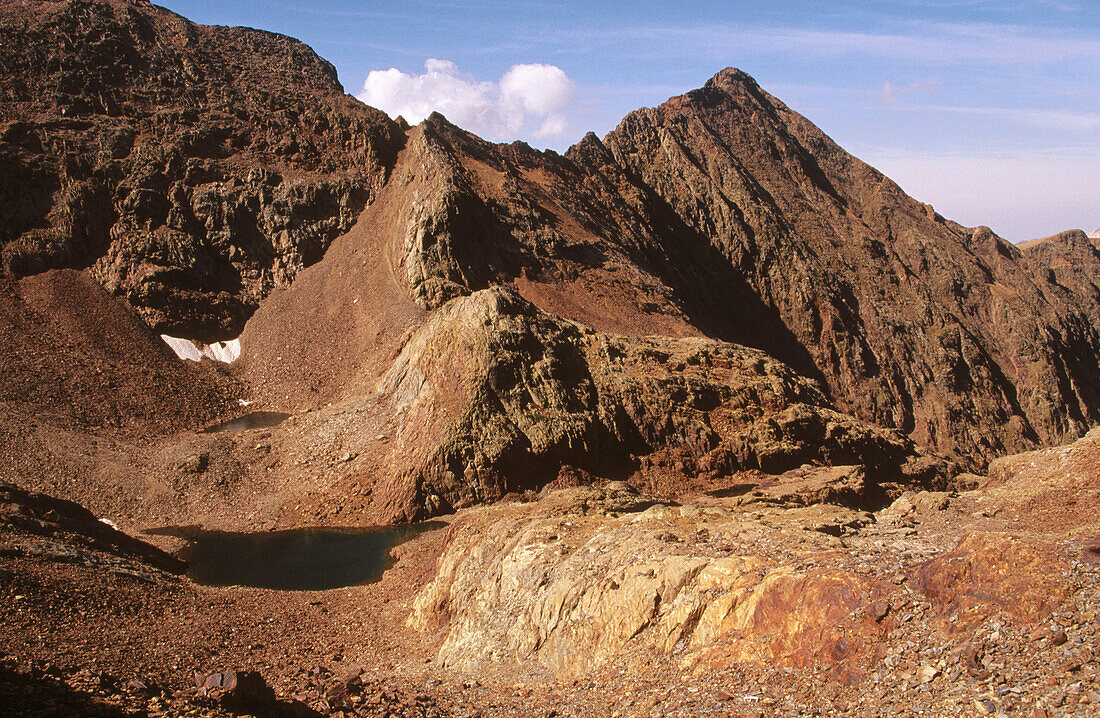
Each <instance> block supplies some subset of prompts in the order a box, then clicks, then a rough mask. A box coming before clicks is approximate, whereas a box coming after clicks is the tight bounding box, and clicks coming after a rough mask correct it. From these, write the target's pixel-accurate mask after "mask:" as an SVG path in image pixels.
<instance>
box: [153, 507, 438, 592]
mask: <svg viewBox="0 0 1100 718" xmlns="http://www.w3.org/2000/svg"><path fill="white" fill-rule="evenodd" d="M443 525H444V524H442V523H440V522H438V521H436V522H427V523H422V524H414V525H411V526H380V527H372V528H310V529H292V530H289V531H262V532H258V533H235V532H230V531H204V530H202V529H201V528H198V527H195V526H168V527H165V528H159V529H150V530H148V531H146V532H145V533H147V534H158V535H163V536H178V537H180V538H183V539H186V540H187V541H189V542H190V543H189V544H188V546H187V547H186V548H184V549H183V551H181V552H180V553H179V557H180V558H182V559H184V560H185V561H187V564H188V567H187V575H188V577H189V578H190V579H191V580H192V581H194V582H195V583H201V584H204V585H207V586H253V587H255V588H271V589H276V590H280V591H319V590H323V589H328V588H341V587H344V586H356V585H359V584H363V583H370V582H372V581H377V580H378V579H379V578H381V577H382V572H383V571H385V570H386V568H388V567H389V566H390V565H391V564H392V563H393V559H391V558H390V555H389V554H390V549H392V548H393V547H394V546H396V545H398V544H399V543H402V542H403V541H405V540H407V539H409V538H412V537H413V536H415V535H416V534H418V533H421V532H424V531H428V530H431V529H434V528H438V527H440V526H443Z"/></svg>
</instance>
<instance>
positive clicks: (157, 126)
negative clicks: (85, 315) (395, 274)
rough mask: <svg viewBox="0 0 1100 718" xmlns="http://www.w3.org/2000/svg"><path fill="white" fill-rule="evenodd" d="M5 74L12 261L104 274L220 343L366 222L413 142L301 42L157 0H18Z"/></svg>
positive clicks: (153, 318) (7, 28) (0, 20)
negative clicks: (195, 19) (366, 209)
mask: <svg viewBox="0 0 1100 718" xmlns="http://www.w3.org/2000/svg"><path fill="white" fill-rule="evenodd" d="M0 67H2V68H3V72H4V78H5V80H4V95H3V96H2V97H0V173H2V174H3V175H4V176H5V177H6V178H7V181H6V182H5V183H4V187H3V189H2V190H0V213H2V214H3V216H4V217H5V223H4V226H3V227H2V228H0V255H2V258H3V266H4V268H5V270H6V271H7V272H9V273H11V274H13V275H15V276H17V277H20V276H26V275H30V274H35V273H38V272H42V271H44V270H47V269H51V268H59V267H72V268H85V267H89V268H91V269H92V271H93V273H94V274H95V276H96V278H97V279H98V280H99V281H100V282H101V283H102V284H103V285H104V287H106V288H107V289H108V290H109V291H110V292H111V293H113V294H115V295H117V296H120V297H123V298H125V299H126V300H127V301H128V302H129V303H130V304H131V305H132V306H134V307H135V308H137V309H138V310H139V311H140V312H141V313H142V315H143V317H144V318H145V320H146V321H147V322H148V323H149V324H150V325H152V326H153V327H154V328H155V329H156V330H157V331H158V333H165V334H170V335H172V336H184V337H187V338H190V339H198V340H201V341H203V342H207V343H208V342H213V341H219V340H225V339H231V338H233V337H235V336H237V335H238V334H239V333H240V330H241V328H242V327H243V325H244V322H245V320H247V318H248V317H249V316H250V315H251V314H252V312H253V311H254V310H255V308H256V306H257V305H258V303H259V302H260V300H261V299H263V297H265V296H266V295H267V294H268V293H269V292H270V291H271V290H272V289H273V288H275V287H279V286H285V285H286V284H288V283H289V282H290V281H291V280H292V279H293V278H294V277H295V275H296V274H297V273H298V272H299V271H300V270H301V269H302V268H303V267H305V266H308V265H309V264H312V263H314V262H316V261H317V260H318V259H319V258H320V257H321V256H322V255H323V254H324V252H325V250H326V248H327V247H328V245H329V243H331V241H332V240H333V239H334V238H335V237H337V236H339V235H341V234H343V233H345V232H346V231H347V230H348V229H349V228H350V227H351V225H352V224H353V223H354V221H355V219H356V217H357V216H358V215H359V212H360V211H361V210H362V208H363V206H364V205H365V204H367V203H368V202H369V201H370V200H371V199H372V198H373V196H374V195H375V193H376V192H377V190H378V188H379V187H380V186H381V185H382V183H383V182H384V181H385V179H386V175H387V172H388V170H389V168H390V167H392V164H393V161H394V157H395V154H396V152H397V149H398V148H399V147H400V146H401V144H402V143H403V141H404V137H403V134H402V132H401V129H400V128H399V127H398V126H397V125H396V124H395V123H393V122H392V121H390V120H389V119H388V118H387V117H386V116H385V115H383V114H382V113H380V112H378V111H376V110H373V109H370V108H368V107H365V106H363V105H362V104H360V103H358V102H357V101H355V100H354V99H352V98H350V97H348V96H346V95H344V93H343V90H342V88H341V87H340V84H339V82H338V81H337V79H336V71H335V69H334V68H333V67H332V66H331V65H330V64H329V63H327V62H325V61H324V60H322V59H321V58H319V57H317V55H315V54H314V53H313V52H312V51H311V50H310V49H309V48H308V47H306V46H305V45H303V44H301V43H300V42H298V41H296V40H292V39H290V38H287V37H283V36H280V35H275V34H272V33H267V32H262V31H259V30H252V29H247V28H224V27H203V26H198V25H194V24H192V23H190V22H188V21H186V20H184V19H183V18H181V17H179V16H177V15H174V14H172V13H170V12H168V11H166V10H164V9H162V8H159V7H156V6H154V5H151V4H149V3H148V2H145V1H144V0H109V1H107V0H104V1H99V2H93V1H88V0H71V1H66V2H44V3H31V4H26V3H24V4H19V3H7V4H5V5H4V6H3V8H2V10H0Z"/></svg>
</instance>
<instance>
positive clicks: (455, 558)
mask: <svg viewBox="0 0 1100 718" xmlns="http://www.w3.org/2000/svg"><path fill="white" fill-rule="evenodd" d="M626 498H629V495H628V496H627V497H626ZM623 499H624V496H623V490H622V489H620V488H616V487H613V486H608V487H606V488H605V489H595V488H586V489H569V490H565V491H563V492H554V493H550V494H548V495H546V496H545V497H544V498H543V499H542V500H541V501H539V502H537V503H533V504H527V505H514V504H513V505H503V506H498V507H491V508H483V509H478V510H474V511H470V512H467V513H465V514H464V516H463V517H462V518H461V519H460V520H458V521H457V522H455V523H454V524H453V525H452V528H451V529H450V535H449V537H448V542H447V547H446V549H445V551H444V553H443V556H442V557H441V558H440V560H439V562H438V565H437V572H436V575H435V578H434V579H433V580H432V582H431V583H429V584H428V585H427V586H426V587H425V588H424V589H423V590H422V591H421V592H420V593H419V594H418V596H417V597H416V599H415V601H414V602H413V605H412V610H411V612H410V615H409V619H408V623H409V625H410V626H412V627H414V628H417V629H419V630H421V631H425V632H434V631H438V632H440V633H441V634H442V635H443V637H444V638H443V642H442V644H441V646H440V648H439V652H438V659H439V660H440V661H441V662H442V663H443V664H444V665H446V666H448V667H451V668H455V669H458V670H462V671H468V672H480V671H484V670H486V669H487V668H488V667H489V666H493V665H499V666H502V667H504V668H507V667H509V666H515V665H520V664H522V665H525V666H528V670H532V668H531V664H536V665H538V666H539V667H540V668H541V669H542V670H545V671H548V672H550V673H552V674H554V675H557V676H560V677H572V678H580V677H582V676H584V675H587V674H590V673H593V672H598V671H600V670H601V669H602V668H603V667H605V666H606V665H608V664H613V665H618V666H620V667H624V668H626V669H628V670H629V669H631V668H633V667H636V666H638V665H642V664H646V663H648V662H650V661H653V660H654V657H655V656H669V657H670V658H671V659H673V661H674V663H675V664H676V665H678V666H679V667H680V668H681V669H682V670H693V669H695V668H701V667H704V666H705V667H707V668H709V669H714V668H719V669H723V670H730V669H731V667H733V666H736V665H739V664H740V665H745V664H758V665H759V664H764V665H779V666H786V667H799V668H806V669H811V668H812V669H814V670H819V671H820V670H823V669H824V670H828V671H830V672H831V674H832V675H834V676H841V677H846V678H845V680H855V681H859V680H863V677H864V676H866V674H867V672H869V671H872V670H877V669H878V666H879V662H880V661H881V659H882V657H883V656H884V655H887V656H890V658H888V663H887V665H888V666H891V667H892V666H894V665H895V664H896V662H897V660H898V658H895V657H893V656H894V655H895V654H896V655H897V656H899V657H900V656H902V655H906V653H905V651H906V650H907V648H906V646H907V645H908V646H909V647H912V644H906V643H905V642H904V641H903V640H902V636H904V635H906V634H907V632H908V627H907V626H906V624H907V623H908V622H909V621H911V620H913V617H915V616H920V618H921V620H920V621H918V622H917V623H918V624H922V625H923V629H922V630H926V631H929V632H938V634H939V636H940V638H939V639H938V640H939V641H947V643H945V644H944V645H948V646H950V645H954V643H952V642H953V641H956V640H957V638H958V637H959V636H961V635H969V632H971V631H974V630H975V629H976V627H977V626H978V625H980V624H982V622H983V621H987V620H990V619H994V620H996V621H998V623H997V624H995V625H1000V626H1003V625H1005V623H1006V622H1008V623H1012V624H1014V625H1018V626H1022V627H1024V628H1021V629H1017V630H1022V631H1027V630H1030V629H1028V628H1026V627H1028V626H1036V625H1040V624H1041V623H1042V622H1043V621H1046V620H1049V619H1050V616H1051V615H1052V613H1053V612H1055V611H1057V610H1058V609H1059V607H1060V606H1062V605H1063V603H1064V602H1066V601H1067V600H1068V598H1069V597H1070V596H1071V595H1072V594H1073V591H1072V590H1071V589H1070V587H1069V586H1067V584H1066V583H1065V582H1064V581H1063V580H1062V579H1061V578H1060V576H1061V575H1062V574H1061V572H1060V570H1059V569H1063V570H1064V569H1066V568H1067V564H1066V557H1065V554H1064V553H1063V551H1062V549H1061V548H1060V547H1059V546H1058V544H1057V542H1055V541H1051V540H1050V539H1047V538H1040V537H1035V536H1030V537H1029V536H1020V535H1014V534H1011V533H1006V532H1003V531H988V530H987V531H973V532H965V533H963V534H962V535H961V536H960V537H959V538H958V539H957V540H956V541H955V542H954V546H953V548H950V550H946V551H943V552H942V553H941V552H939V551H938V550H937V549H936V548H935V546H934V545H930V544H929V543H927V542H928V541H929V540H939V541H942V540H943V537H940V536H936V534H937V533H938V532H939V531H941V530H942V529H928V528H921V529H920V530H919V532H918V530H915V529H912V528H907V526H908V527H911V526H914V525H917V524H919V523H921V522H924V523H927V524H935V523H937V521H942V519H938V518H937V516H936V515H937V514H941V515H946V513H947V512H946V511H945V509H947V507H948V501H947V495H945V494H939V495H936V494H917V495H916V496H913V495H910V496H909V497H906V498H903V499H899V501H898V504H899V505H900V504H905V505H907V507H908V513H907V512H906V510H905V509H903V508H901V507H900V506H899V507H897V508H895V507H890V509H888V510H883V511H882V512H880V514H879V515H878V516H873V515H870V514H864V513H859V512H854V511H852V510H850V509H845V508H841V507H838V506H830V505H814V506H808V507H807V506H799V505H797V504H796V503H795V504H791V503H787V504H783V503H779V504H772V505H771V507H770V508H765V509H761V508H760V505H759V504H752V505H749V506H739V505H738V503H737V502H736V501H733V500H730V499H720V500H712V501H709V502H707V503H702V504H693V505H684V506H667V505H660V504H658V505H656V506H652V507H650V508H647V509H644V510H641V509H642V508H643V507H644V506H645V504H644V503H641V504H639V503H638V502H635V505H634V506H629V505H626V504H624V501H623ZM915 506H920V507H923V508H921V509H919V510H918V511H917V512H915V513H916V515H919V517H920V521H915V515H914V513H913V510H914V507H915ZM906 515H908V516H909V518H908V519H902V518H901V517H903V516H906ZM899 521H900V522H901V523H902V526H900V527H899V525H898V524H899ZM958 521H959V514H958V513H952V514H950V519H949V522H956V523H957V522H958ZM906 535H907V536H908V538H905V539H902V540H899V539H900V537H901V536H906ZM922 536H923V538H921V537H922ZM933 536H936V538H935V539H933V538H932V537H933ZM947 540H949V541H950V540H951V539H947ZM864 552H865V553H864ZM929 554H932V556H931V557H929ZM1043 562H1047V564H1048V565H1049V566H1051V567H1055V570H1049V571H1048V570H1043V569H1041V568H1040V567H1039V565H1040V564H1042V563H1043ZM926 640H931V641H935V640H937V639H933V638H928V639H926ZM963 650H965V646H964V647H963ZM972 650H973V649H972ZM942 651H943V649H942V648H941V649H940V653H941V654H942ZM920 655H921V656H926V655H927V654H925V653H924V652H922V653H921V654H920ZM931 655H939V654H936V653H933V654H931ZM910 659H911V660H912V661H919V660H922V659H920V658H918V654H916V653H914V654H912V655H909V656H908V657H907V658H906V660H907V661H909V660H910ZM924 660H927V659H924ZM945 664H947V662H946V661H943V660H941V661H939V663H938V666H939V667H937V664H935V663H933V662H930V663H928V664H927V667H923V666H922V667H920V671H921V672H917V676H918V677H917V680H918V681H919V682H922V683H928V682H931V681H932V680H933V679H935V678H936V677H937V676H939V675H940V673H941V672H943V671H944V670H945V668H944V666H945ZM947 665H950V664H947ZM974 665H975V668H974V670H980V669H981V666H980V664H974ZM913 668H914V669H915V668H917V666H913ZM914 672H916V671H914Z"/></svg>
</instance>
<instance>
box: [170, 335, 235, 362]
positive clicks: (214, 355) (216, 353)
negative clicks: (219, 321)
mask: <svg viewBox="0 0 1100 718" xmlns="http://www.w3.org/2000/svg"><path fill="white" fill-rule="evenodd" d="M160 338H161V339H163V340H164V343H165V344H167V345H168V346H169V347H170V348H171V349H172V351H174V352H175V353H176V356H178V357H179V358H180V359H184V360H186V361H202V360H203V359H204V358H205V359H213V360H214V361H220V362H222V363H223V364H232V363H233V362H234V361H236V360H237V357H239V356H240V355H241V340H240V339H230V340H229V341H227V342H214V343H213V344H200V343H199V342H196V341H194V340H193V339H183V338H182V337H170V336H168V335H167V334H161V335H160Z"/></svg>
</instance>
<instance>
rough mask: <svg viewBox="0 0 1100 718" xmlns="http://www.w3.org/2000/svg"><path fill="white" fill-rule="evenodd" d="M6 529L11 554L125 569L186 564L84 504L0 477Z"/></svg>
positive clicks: (1, 530)
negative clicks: (128, 567) (135, 564)
mask: <svg viewBox="0 0 1100 718" xmlns="http://www.w3.org/2000/svg"><path fill="white" fill-rule="evenodd" d="M0 535H3V538H4V551H5V552H7V554H8V555H11V554H12V553H15V554H16V555H20V554H29V555H40V556H44V557H45V558H48V559H52V560H59V561H63V562H74V563H86V564H90V565H97V564H106V565H109V566H111V567H112V568H114V569H115V570H116V571H120V570H125V569H124V568H123V567H127V566H128V564H129V562H138V563H139V564H143V565H144V566H145V568H146V569H148V568H155V569H158V570H160V571H165V572H168V573H173V574H182V573H183V572H184V570H185V569H186V564H185V563H184V562H183V561H180V560H179V559H177V558H175V557H174V556H171V555H170V554H167V553H165V552H164V551H161V550H160V549H158V548H156V547H155V546H151V545H149V544H147V543H145V542H144V541H141V540H139V539H136V538H134V537H132V536H129V535H127V534H124V533H122V532H121V531H119V530H118V529H117V528H115V527H114V526H113V525H111V524H110V523H108V522H106V521H102V520H100V519H98V518H97V517H96V516H95V515H94V514H93V513H92V512H90V511H88V510H87V509H86V508H84V507H83V506H81V505H80V504H76V503H73V502H71V501H65V500H63V499H57V498H54V497H52V496H48V495H46V494H39V493H33V492H29V491H25V490H23V489H21V488H19V487H17V486H13V485H12V484H7V483H0ZM132 571H133V569H132V567H130V572H131V573H132ZM138 575H139V576H140V575H141V574H140V573H139V574H138Z"/></svg>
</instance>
